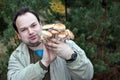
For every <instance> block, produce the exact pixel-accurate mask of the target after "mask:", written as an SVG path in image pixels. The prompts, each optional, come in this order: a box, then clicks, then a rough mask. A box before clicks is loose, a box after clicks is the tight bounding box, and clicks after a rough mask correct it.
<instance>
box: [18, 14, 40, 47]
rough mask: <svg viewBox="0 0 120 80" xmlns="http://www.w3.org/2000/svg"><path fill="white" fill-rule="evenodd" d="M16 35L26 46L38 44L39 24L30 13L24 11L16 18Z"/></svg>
mask: <svg viewBox="0 0 120 80" xmlns="http://www.w3.org/2000/svg"><path fill="white" fill-rule="evenodd" d="M16 26H17V29H18V37H19V39H21V40H22V41H23V42H24V43H25V44H27V45H28V46H31V47H32V46H38V45H39V44H40V34H41V26H42V25H41V24H40V23H39V22H38V20H37V18H36V16H34V15H33V14H32V13H29V12H27V13H25V14H24V15H21V16H18V18H17V19H16Z"/></svg>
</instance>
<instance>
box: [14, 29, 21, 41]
mask: <svg viewBox="0 0 120 80" xmlns="http://www.w3.org/2000/svg"><path fill="white" fill-rule="evenodd" d="M15 33H16V34H17V36H18V38H19V39H21V36H20V34H19V32H16V31H15Z"/></svg>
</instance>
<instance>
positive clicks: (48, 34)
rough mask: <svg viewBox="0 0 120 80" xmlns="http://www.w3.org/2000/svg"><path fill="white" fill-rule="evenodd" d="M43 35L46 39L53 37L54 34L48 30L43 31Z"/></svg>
mask: <svg viewBox="0 0 120 80" xmlns="http://www.w3.org/2000/svg"><path fill="white" fill-rule="evenodd" d="M42 35H43V36H44V37H46V38H49V37H52V34H51V33H50V32H49V31H46V30H42Z"/></svg>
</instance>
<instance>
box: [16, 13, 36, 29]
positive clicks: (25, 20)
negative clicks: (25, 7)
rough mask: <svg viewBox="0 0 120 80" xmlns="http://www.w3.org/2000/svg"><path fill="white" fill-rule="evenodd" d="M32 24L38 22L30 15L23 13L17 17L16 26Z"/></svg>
mask: <svg viewBox="0 0 120 80" xmlns="http://www.w3.org/2000/svg"><path fill="white" fill-rule="evenodd" d="M34 22H38V20H37V18H36V16H35V15H34V14H32V13H25V14H24V15H21V16H18V18H17V19H16V25H17V26H19V27H23V26H28V25H31V24H32V23H34Z"/></svg>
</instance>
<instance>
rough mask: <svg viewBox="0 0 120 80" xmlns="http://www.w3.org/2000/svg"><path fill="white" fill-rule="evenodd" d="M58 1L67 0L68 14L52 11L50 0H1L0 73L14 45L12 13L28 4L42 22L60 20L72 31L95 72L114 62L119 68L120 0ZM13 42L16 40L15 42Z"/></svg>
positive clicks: (101, 70) (106, 68) (4, 70)
mask: <svg viewBox="0 0 120 80" xmlns="http://www.w3.org/2000/svg"><path fill="white" fill-rule="evenodd" d="M61 1H62V3H63V4H64V5H65V4H66V7H67V14H64V15H63V14H59V13H56V12H54V11H52V10H51V9H50V4H49V2H50V0H0V28H1V30H0V34H1V36H0V39H1V42H2V43H4V44H5V46H6V47H7V51H6V54H7V56H6V57H5V60H3V59H0V65H3V66H0V75H1V76H2V75H6V73H7V69H6V68H7V61H8V58H9V56H10V54H11V53H12V51H13V50H14V49H15V48H16V47H17V46H16V45H15V46H14V47H13V45H12V44H9V43H10V41H11V39H12V38H14V35H15V32H14V30H13V28H12V15H13V13H14V12H15V11H16V10H17V9H18V8H19V7H21V6H29V7H30V8H31V9H34V10H35V11H36V12H37V13H39V14H40V18H41V20H42V23H53V22H56V21H60V22H62V23H64V24H65V25H66V27H67V28H69V29H70V30H71V31H73V33H74V34H75V40H74V41H75V42H76V43H77V44H78V45H79V46H80V47H81V48H83V49H84V50H85V52H86V55H87V56H88V57H89V58H90V60H91V61H92V63H93V65H94V69H95V74H98V73H100V72H104V71H106V72H107V71H109V70H110V69H111V68H112V67H116V66H117V69H119V70H120V46H119V44H120V15H119V14H120V11H119V9H120V1H118V0H61ZM65 1H66V2H65ZM18 41H19V40H18ZM15 44H17V45H18V44H19V43H17V42H15ZM110 74H112V73H110ZM118 75H120V71H119V74H118ZM1 76H0V78H1ZM116 76H117V74H116ZM116 76H114V77H116ZM109 77H110V76H109ZM117 77H118V76H117ZM5 79H6V78H4V80H5ZM117 79H120V78H119V77H118V78H117ZM97 80H99V79H97ZM102 80H105V79H102Z"/></svg>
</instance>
